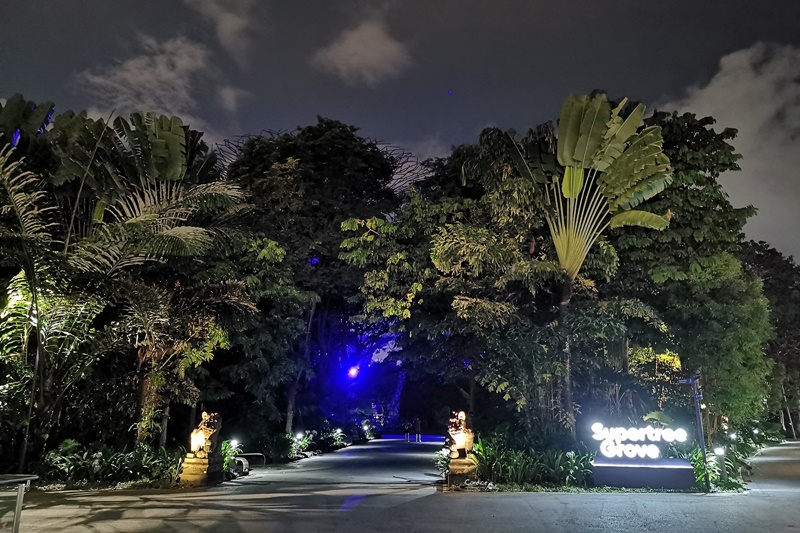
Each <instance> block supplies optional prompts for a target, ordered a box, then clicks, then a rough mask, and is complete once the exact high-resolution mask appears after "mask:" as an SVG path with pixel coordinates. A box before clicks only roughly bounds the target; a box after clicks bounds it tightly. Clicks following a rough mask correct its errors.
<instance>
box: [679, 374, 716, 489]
mask: <svg viewBox="0 0 800 533" xmlns="http://www.w3.org/2000/svg"><path fill="white" fill-rule="evenodd" d="M698 379H700V374H692V375H691V376H689V377H688V378H685V379H679V380H678V383H680V384H681V385H691V387H692V395H693V396H694V413H695V415H696V416H697V438H698V439H699V441H700V452H701V453H702V455H703V468H704V469H705V472H706V492H711V480H710V479H709V477H708V459H707V458H706V443H705V440H704V439H703V418H702V417H701V416H700V400H701V399H702V398H703V393H701V392H700V391H698V390H697V380H698Z"/></svg>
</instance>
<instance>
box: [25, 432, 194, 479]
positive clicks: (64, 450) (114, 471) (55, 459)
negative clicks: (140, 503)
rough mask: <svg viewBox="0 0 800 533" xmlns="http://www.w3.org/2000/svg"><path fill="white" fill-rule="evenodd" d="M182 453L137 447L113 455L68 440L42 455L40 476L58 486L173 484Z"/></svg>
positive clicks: (100, 447) (98, 446) (101, 448)
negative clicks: (82, 484) (77, 483)
mask: <svg viewBox="0 0 800 533" xmlns="http://www.w3.org/2000/svg"><path fill="white" fill-rule="evenodd" d="M184 453H185V452H184V450H181V449H178V450H169V449H166V448H152V447H150V446H147V445H143V444H142V445H138V446H136V447H135V448H134V449H133V450H132V451H130V452H125V451H116V450H114V449H112V448H109V447H107V446H104V445H102V444H91V445H89V446H83V445H82V444H81V443H79V442H78V441H75V440H71V439H67V440H65V441H64V442H62V443H61V444H60V445H59V447H58V448H56V449H55V450H52V451H50V452H48V453H47V454H45V456H44V458H43V459H42V462H41V464H40V466H39V473H40V475H41V476H42V478H43V480H45V481H53V482H60V483H69V482H81V481H87V482H90V483H94V482H103V483H122V482H126V481H143V480H149V481H159V482H166V483H174V482H175V481H176V480H177V479H178V476H179V475H180V472H181V461H182V459H183V456H184Z"/></svg>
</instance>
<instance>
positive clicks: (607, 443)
mask: <svg viewBox="0 0 800 533" xmlns="http://www.w3.org/2000/svg"><path fill="white" fill-rule="evenodd" d="M687 437H688V434H687V433H686V430H685V429H670V428H654V427H652V426H647V427H645V428H623V427H619V428H607V427H605V426H604V425H603V424H602V423H600V422H596V423H594V424H592V438H593V439H595V440H599V441H600V453H602V454H603V455H604V456H606V457H629V458H631V459H632V458H634V457H641V458H645V457H650V458H651V459H657V458H658V457H659V456H660V455H661V450H659V448H658V446H656V445H655V444H649V443H652V442H662V441H663V442H686V439H687ZM634 443H641V444H634Z"/></svg>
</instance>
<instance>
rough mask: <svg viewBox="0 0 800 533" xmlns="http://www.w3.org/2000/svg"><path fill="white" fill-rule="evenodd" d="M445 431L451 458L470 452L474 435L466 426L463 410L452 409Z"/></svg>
mask: <svg viewBox="0 0 800 533" xmlns="http://www.w3.org/2000/svg"><path fill="white" fill-rule="evenodd" d="M447 433H448V439H447V440H448V442H447V444H448V447H449V448H450V458H451V459H457V458H465V457H467V456H468V455H469V453H470V452H472V443H473V442H474V440H475V435H474V434H473V433H472V430H471V429H469V427H467V414H466V413H465V412H464V411H458V412H456V411H453V418H451V419H450V424H449V425H448V427H447Z"/></svg>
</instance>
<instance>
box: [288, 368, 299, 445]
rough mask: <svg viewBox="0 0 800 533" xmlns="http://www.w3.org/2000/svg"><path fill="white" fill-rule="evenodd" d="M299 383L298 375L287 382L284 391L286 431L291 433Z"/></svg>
mask: <svg viewBox="0 0 800 533" xmlns="http://www.w3.org/2000/svg"><path fill="white" fill-rule="evenodd" d="M299 385H300V375H298V376H297V378H296V379H295V380H294V381H292V382H291V383H290V384H289V389H288V390H287V391H286V433H287V434H288V435H292V434H293V433H292V425H294V406H295V402H296V401H297V388H298V387H299Z"/></svg>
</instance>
